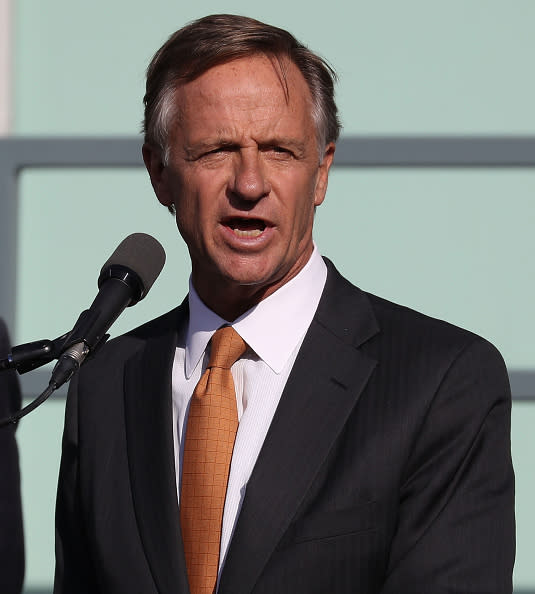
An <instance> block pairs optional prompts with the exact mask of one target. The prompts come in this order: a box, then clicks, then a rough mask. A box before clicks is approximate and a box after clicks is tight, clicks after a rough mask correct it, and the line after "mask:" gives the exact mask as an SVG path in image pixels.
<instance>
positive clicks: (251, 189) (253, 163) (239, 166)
mask: <svg viewBox="0 0 535 594" xmlns="http://www.w3.org/2000/svg"><path fill="white" fill-rule="evenodd" d="M231 189H232V192H233V193H234V194H235V195H236V196H237V197H239V198H241V199H243V200H260V198H262V197H264V196H266V195H267V194H269V192H270V190H271V186H270V183H269V181H268V179H267V177H266V172H265V168H264V165H263V163H262V154H261V152H260V151H258V150H256V149H250V148H249V149H245V150H242V151H240V154H239V155H237V160H236V163H235V168H234V179H233V180H232V182H231Z"/></svg>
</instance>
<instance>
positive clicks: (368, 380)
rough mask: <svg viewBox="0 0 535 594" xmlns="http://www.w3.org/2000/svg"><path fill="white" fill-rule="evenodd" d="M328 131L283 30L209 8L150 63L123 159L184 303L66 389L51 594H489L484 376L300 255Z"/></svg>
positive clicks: (505, 439)
mask: <svg viewBox="0 0 535 594" xmlns="http://www.w3.org/2000/svg"><path fill="white" fill-rule="evenodd" d="M338 132H339V125H338V120H337V116H336V106H335V104H334V100H333V73H332V72H331V71H330V69H329V68H328V67H327V66H326V65H325V63H324V62H323V61H322V60H321V59H320V58H318V57H317V56H316V55H314V54H313V53H312V52H310V51H309V50H308V49H306V48H305V47H303V46H302V45H301V44H299V43H298V42H297V41H296V40H295V39H294V38H293V37H292V36H291V35H290V34H289V33H287V32H285V31H282V30H280V29H276V28H274V27H270V26H268V25H264V24H262V23H259V22H257V21H253V20H251V19H248V18H245V17H236V16H229V15H216V16H211V17H207V18H204V19H201V20H199V21H197V22H194V23H192V24H191V25H189V26H187V27H185V28H184V29H182V30H180V31H178V32H177V33H175V34H174V35H173V36H172V37H171V38H170V39H169V40H168V42H167V43H166V44H165V45H164V46H163V47H162V48H161V49H160V50H159V51H158V52H157V54H156V55H155V57H154V58H153V61H152V63H151V65H150V66H149V69H148V75H147V93H146V96H145V144H144V147H143V157H144V160H145V164H146V166H147V169H148V172H149V175H150V178H151V181H152V184H153V187H154V190H155V192H156V195H157V197H158V199H159V201H160V202H161V203H162V204H163V205H165V206H167V207H168V208H169V209H171V210H172V211H173V212H174V213H175V215H176V222H177V225H178V229H179V231H180V233H181V235H182V237H183V238H184V240H185V242H186V244H187V246H188V249H189V253H190V257H191V264H192V274H191V282H190V291H189V295H188V298H187V300H186V301H185V302H184V303H183V304H182V305H181V306H180V307H179V308H178V309H176V310H174V311H172V312H170V313H169V314H166V315H164V316H162V317H161V318H158V319H157V320H154V321H152V322H150V323H148V324H146V325H144V326H142V327H141V328H138V329H137V330H134V331H132V332H130V333H128V334H127V335H125V336H123V337H121V338H119V339H117V340H115V341H112V342H111V343H109V344H108V345H106V347H105V348H104V349H103V350H102V351H101V352H100V353H99V354H98V355H97V357H95V359H94V360H93V361H91V362H88V363H87V364H86V365H85V366H84V368H83V369H82V371H81V373H80V374H79V376H78V377H77V378H75V379H74V380H73V382H72V385H71V389H70V393H69V398H68V403H67V413H66V425H65V435H64V444H63V459H62V466H61V473H60V481H59V491H58V507H57V571H56V584H55V592H56V594H59V593H67V592H68V593H72V592H77V593H83V592H91V593H96V592H99V593H100V592H102V593H104V592H105V593H116V592H117V593H118V592H121V593H122V592H139V593H143V594H149V593H151V592H154V593H156V592H160V593H163V592H165V593H169V594H171V593H183V592H190V591H191V593H192V594H197V593H200V592H213V591H214V590H215V589H217V591H218V592H219V593H220V594H223V593H225V594H226V593H233V594H246V593H255V594H260V593H277V594H279V593H288V594H290V593H291V594H296V593H298V594H299V593H321V594H328V593H336V594H338V593H340V594H342V593H350V592H351V593H355V592H358V593H359V594H379V593H380V594H424V593H436V594H442V593H452V594H453V593H456V594H461V593H462V594H468V593H476V592H477V593H482V592H485V593H495V594H498V593H499V594H503V593H505V592H511V571H512V564H513V556H514V518H513V472H512V467H511V459H510V452H509V449H510V444H509V416H510V394H509V388H508V382H507V376H506V371H505V368H504V365H503V362H502V360H501V358H500V356H499V354H498V353H497V352H496V350H495V349H494V348H493V347H492V346H491V345H490V344H489V343H487V342H485V341H484V340H483V339H481V338H479V337H477V336H475V335H473V334H471V333H469V332H466V331H464V330H460V329H458V328H455V327H453V326H451V325H449V324H446V323H444V322H440V321H437V320H433V319H430V318H428V317H426V316H423V315H421V314H418V313H416V312H413V311H411V310H408V309H406V308H403V307H400V306H398V305H394V304H392V303H389V302H386V301H384V300H382V299H380V298H378V297H375V296H372V295H369V294H366V293H363V292H362V291H360V290H359V289H357V288H356V287H354V286H353V285H351V284H350V283H349V282H348V281H347V280H345V279H343V278H342V277H341V276H340V275H339V274H338V272H337V271H336V269H335V268H334V266H333V265H332V264H331V263H329V262H324V261H323V260H322V258H321V257H320V256H319V254H318V251H317V249H316V248H315V246H314V244H313V241H312V227H313V220H314V213H315V209H316V207H317V206H319V205H321V203H322V202H323V200H324V198H325V192H326V189H327V180H328V173H329V168H330V166H331V164H332V161H333V156H334V150H335V142H336V139H337V137H338ZM223 335H224V336H225V338H224V339H221V338H220V337H221V336H223ZM222 342H226V344H227V346H229V345H230V346H229V349H230V350H232V349H234V346H236V347H237V348H236V351H237V353H238V355H235V356H234V357H233V358H230V357H229V360H228V361H227V362H226V363H224V364H223V363H217V362H215V360H216V359H218V358H219V353H220V344H221V343H222ZM243 349H245V350H243ZM214 353H216V354H214ZM240 353H241V355H240ZM236 356H238V357H239V358H238V360H237V361H236V362H235V363H233V362H231V359H232V361H234V360H235V359H236ZM229 368H230V370H229ZM215 370H217V373H218V374H220V375H218V376H217V377H218V378H221V380H219V379H218V381H215V380H214V381H213V378H214V377H215V374H216V371H215ZM223 378H224V379H223ZM210 386H211V387H210ZM229 389H231V390H230V391H231V397H230V401H229V400H228V393H229ZM210 390H213V391H212V392H211V391H210ZM217 390H219V392H217V393H218V396H217V398H216V397H215V396H214V394H215V393H216V391H217ZM219 399H220V400H219ZM221 402H225V405H224V406H225V407H227V408H225V410H224V411H221V413H216V414H211V415H210V414H206V411H207V410H208V409H209V408H210V407H212V406H216V405H219V406H220V408H221V409H222V408H223V405H222V404H220V403H221ZM229 402H231V404H228V403H229ZM232 407H234V409H235V410H234V411H231V410H230V409H231V408H232ZM210 410H211V408H210ZM232 414H235V415H237V418H236V423H235V424H236V425H237V421H238V420H239V426H238V430H237V434H236V435H235V437H234V435H232V442H231V446H230V450H229V451H230V454H231V456H232V458H231V461H230V458H227V457H226V455H227V454H228V451H227V450H226V449H225V448H226V447H227V446H224V445H221V443H220V442H222V441H223V438H225V439H226V438H227V437H228V435H229V434H231V433H232V430H231V428H232V426H233V423H234V421H233V419H232ZM219 415H220V418H219ZM214 417H215V424H216V427H217V423H218V422H220V429H217V428H216V429H215V430H213V429H212V425H211V423H212V421H214ZM199 419H202V420H199ZM203 423H206V425H203ZM197 431H201V432H202V431H204V434H203V435H204V437H197V435H198V434H197ZM212 431H214V432H213V433H212ZM192 435H194V436H195V437H192ZM213 435H216V437H212V436H213ZM206 436H208V439H207V440H206V439H205V437H206ZM203 440H204V441H203ZM234 440H235V441H234ZM197 441H200V442H201V445H200V446H199V447H198V449H197V450H195V449H194V448H195V444H193V443H192V442H197ZM205 441H207V442H208V444H205V443H204V442H205ZM212 448H213V449H212ZM214 452H215V453H214ZM199 462H200V464H199ZM218 469H221V470H218ZM218 473H219V474H218ZM192 484H193V485H194V486H193V487H192V486H191V485H192ZM221 489H223V497H222V498H221V497H220V495H219V493H220V491H221ZM221 499H222V503H221V507H217V506H218V505H219V502H221ZM207 501H209V502H210V505H208V504H205V502H207ZM223 504H224V507H223ZM212 506H213V507H212ZM216 508H217V509H216ZM195 514H199V515H195ZM203 514H204V515H203ZM192 518H193V519H192ZM214 543H215V544H214ZM214 547H215V550H216V553H215V555H214V553H213V549H214Z"/></svg>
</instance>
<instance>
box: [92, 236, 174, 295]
mask: <svg viewBox="0 0 535 594" xmlns="http://www.w3.org/2000/svg"><path fill="white" fill-rule="evenodd" d="M164 264H165V251H164V249H163V247H162V246H161V244H160V242H159V241H157V240H156V239H154V237H152V236H151V235H147V234H146V233H132V235H129V236H128V237H126V238H125V239H123V241H121V243H120V244H119V245H118V246H117V249H116V250H115V251H114V252H113V254H112V255H111V256H110V257H109V259H108V261H107V262H106V263H105V264H104V266H103V267H102V270H101V272H100V274H101V275H103V273H104V271H105V270H106V269H108V268H109V267H110V266H125V267H126V268H129V269H130V270H132V271H134V272H135V273H136V274H137V275H138V276H139V278H140V279H141V282H142V283H143V287H144V294H147V292H148V291H149V289H150V288H151V287H152V285H153V283H154V281H155V280H156V279H157V278H158V275H159V274H160V272H161V271H162V268H163V266H164Z"/></svg>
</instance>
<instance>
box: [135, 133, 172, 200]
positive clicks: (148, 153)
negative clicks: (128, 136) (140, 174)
mask: <svg viewBox="0 0 535 594" xmlns="http://www.w3.org/2000/svg"><path fill="white" fill-rule="evenodd" d="M141 152H142V154H143V161H144V163H145V167H146V168H147V171H148V172H149V177H150V181H151V184H152V187H153V189H154V193H155V194H156V196H157V198H158V200H159V201H160V202H161V204H163V205H164V206H167V207H169V206H171V205H172V204H173V198H172V196H171V193H170V192H169V184H168V173H167V168H166V166H165V164H164V162H163V155H162V151H161V149H160V148H158V147H155V146H154V145H152V144H150V143H148V142H145V143H144V144H143V148H142V149H141Z"/></svg>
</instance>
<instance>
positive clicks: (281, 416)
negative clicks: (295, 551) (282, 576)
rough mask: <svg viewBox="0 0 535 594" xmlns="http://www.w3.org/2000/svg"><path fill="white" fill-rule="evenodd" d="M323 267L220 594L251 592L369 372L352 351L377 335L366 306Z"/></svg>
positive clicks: (370, 364)
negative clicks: (319, 291)
mask: <svg viewBox="0 0 535 594" xmlns="http://www.w3.org/2000/svg"><path fill="white" fill-rule="evenodd" d="M328 266H329V274H328V280H327V284H326V287H325V290H324V294H323V296H322V299H321V301H320V304H319V307H318V311H317V313H316V316H315V317H314V320H313V322H312V324H311V326H310V328H309V331H308V333H307V336H306V337H305V340H304V342H303V345H302V347H301V350H300V352H299V355H298V357H297V359H296V362H295V364H294V367H293V369H292V372H291V374H290V377H289V378H288V382H287V384H286V387H285V389H284V392H283V394H282V397H281V400H280V403H279V406H278V408H277V411H276V413H275V416H274V418H273V422H272V424H271V426H270V429H269V432H268V434H267V436H266V440H265V442H264V445H263V447H262V450H261V452H260V455H259V457H258V460H257V463H256V465H255V468H254V470H253V473H252V475H251V478H250V480H249V483H248V485H247V492H246V496H245V498H244V502H243V507H242V509H241V512H240V516H239V519H238V522H237V525H236V529H235V532H234V535H233V538H232V541H231V544H230V547H229V552H228V556H227V560H226V562H225V567H224V569H223V573H222V576H221V582H220V589H219V591H220V592H221V593H225V592H232V593H233V594H248V593H250V592H251V591H252V589H253V587H254V584H255V583H256V581H257V579H258V577H259V576H260V574H261V572H262V570H263V568H264V566H265V564H266V563H267V561H268V559H269V557H270V556H271V554H272V553H273V551H274V549H275V547H276V546H277V543H278V542H279V540H280V539H281V537H282V535H283V534H284V532H285V531H286V529H287V528H288V526H289V524H290V522H291V520H292V518H293V517H294V516H295V513H296V511H297V510H298V508H299V506H300V504H301V503H302V501H303V499H304V497H305V495H306V493H307V491H308V489H309V488H310V486H311V484H312V482H313V480H314V478H315V476H316V475H317V473H318V471H319V469H320V468H321V466H322V464H323V463H324V461H325V460H326V458H327V456H328V454H329V452H330V450H331V448H332V446H333V444H334V442H335V440H336V439H337V437H338V436H339V435H340V433H341V431H342V429H343V427H344V425H345V423H346V421H347V418H348V416H349V415H350V413H351V411H352V410H353V408H354V406H355V404H356V402H357V401H358V399H359V397H360V394H361V392H362V390H363V389H364V386H365V385H366V383H367V381H368V378H369V376H370V374H371V372H372V371H373V369H374V367H375V364H376V362H375V361H374V360H372V359H370V358H369V357H367V356H366V355H364V354H363V353H361V352H360V351H359V349H358V347H359V346H360V345H361V344H362V343H363V342H365V341H366V340H368V339H369V338H370V337H371V336H373V335H374V334H376V333H377V332H378V327H377V324H376V321H375V317H374V315H373V313H372V311H371V308H370V306H369V304H368V301H367V298H366V297H365V296H364V294H363V293H362V292H360V291H359V290H358V289H356V288H355V287H353V286H352V285H351V284H350V283H348V282H347V281H345V280H344V279H343V278H342V277H341V276H340V275H339V274H338V273H337V272H336V270H335V269H334V267H333V266H332V265H331V264H330V263H328ZM274 486H275V488H274ZM277 486H282V487H279V488H277Z"/></svg>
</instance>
